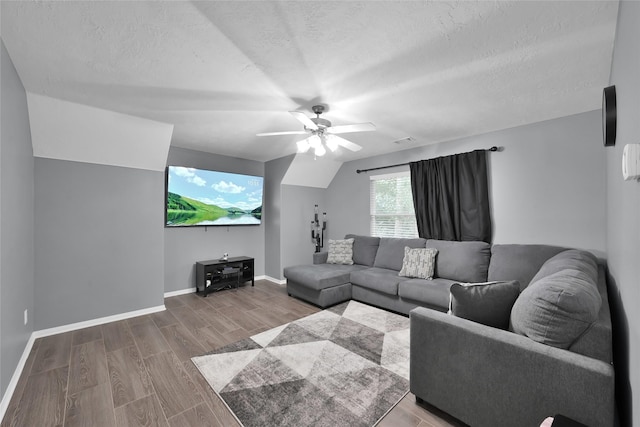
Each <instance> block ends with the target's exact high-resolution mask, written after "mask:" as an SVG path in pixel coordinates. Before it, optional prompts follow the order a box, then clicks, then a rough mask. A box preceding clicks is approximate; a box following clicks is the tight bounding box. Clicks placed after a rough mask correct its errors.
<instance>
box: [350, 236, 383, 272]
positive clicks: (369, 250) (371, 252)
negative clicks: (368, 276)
mask: <svg viewBox="0 0 640 427" xmlns="http://www.w3.org/2000/svg"><path fill="white" fill-rule="evenodd" d="M344 238H345V239H353V262H354V263H355V264H362V265H367V266H369V267H373V262H374V261H375V260H376V253H377V252H378V246H379V245H380V238H379V237H371V236H357V235H355V234H347V235H346V236H344Z"/></svg>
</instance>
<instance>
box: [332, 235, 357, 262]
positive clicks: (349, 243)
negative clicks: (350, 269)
mask: <svg viewBox="0 0 640 427" xmlns="http://www.w3.org/2000/svg"><path fill="white" fill-rule="evenodd" d="M327 264H344V265H351V264H353V239H344V240H332V239H329V256H328V257H327Z"/></svg>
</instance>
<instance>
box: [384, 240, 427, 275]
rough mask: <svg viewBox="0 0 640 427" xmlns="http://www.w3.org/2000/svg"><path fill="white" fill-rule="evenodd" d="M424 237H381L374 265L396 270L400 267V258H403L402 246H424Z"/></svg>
mask: <svg viewBox="0 0 640 427" xmlns="http://www.w3.org/2000/svg"><path fill="white" fill-rule="evenodd" d="M426 242H427V241H426V239H401V238H393V237H381V238H380V246H379V247H378V252H377V253H376V260H375V261H374V263H373V266H374V267H379V268H388V269H390V270H396V272H398V271H400V270H401V269H402V260H403V259H404V247H405V246H408V247H410V248H424V247H425V243H426Z"/></svg>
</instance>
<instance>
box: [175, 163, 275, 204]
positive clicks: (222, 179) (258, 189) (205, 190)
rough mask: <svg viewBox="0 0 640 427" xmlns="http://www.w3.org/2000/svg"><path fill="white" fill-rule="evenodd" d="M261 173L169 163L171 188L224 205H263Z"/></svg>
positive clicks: (208, 202)
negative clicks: (215, 169) (252, 173)
mask: <svg viewBox="0 0 640 427" xmlns="http://www.w3.org/2000/svg"><path fill="white" fill-rule="evenodd" d="M262 181H263V178H262V177H261V176H249V175H240V174H234V173H226V172H216V171H207V170H203V169H194V168H185V167H181V166H169V186H168V187H169V192H171V193H176V194H179V195H181V196H183V197H188V198H190V199H194V200H198V201H200V202H202V203H206V204H208V205H216V206H220V207H221V208H224V209H228V208H232V207H234V208H239V209H242V210H245V211H251V210H253V209H255V208H257V207H259V206H262Z"/></svg>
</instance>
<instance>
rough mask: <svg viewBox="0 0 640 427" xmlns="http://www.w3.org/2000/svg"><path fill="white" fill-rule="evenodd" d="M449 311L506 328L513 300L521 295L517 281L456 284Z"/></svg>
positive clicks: (469, 318) (452, 286) (453, 287)
mask: <svg viewBox="0 0 640 427" xmlns="http://www.w3.org/2000/svg"><path fill="white" fill-rule="evenodd" d="M450 292H451V298H450V300H449V313H450V314H452V315H454V316H456V317H462V318H464V319H468V320H472V321H474V322H477V323H482V324H483V325H487V326H491V327H494V328H500V329H507V328H508V327H509V317H510V315H511V308H512V307H513V303H514V302H515V301H516V299H517V298H518V295H520V284H519V283H518V282H516V281H513V280H512V281H507V282H483V283H454V284H453V285H451V289H450Z"/></svg>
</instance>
